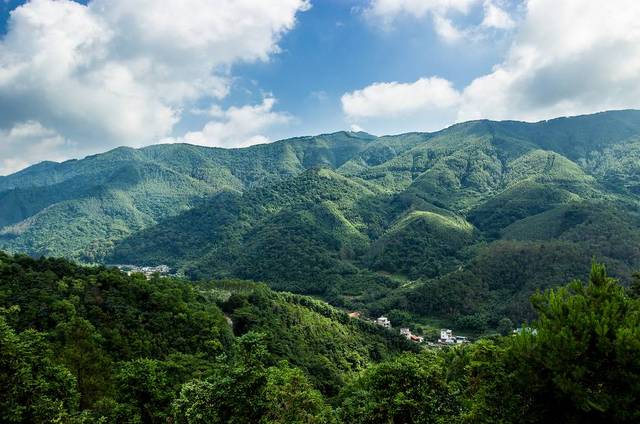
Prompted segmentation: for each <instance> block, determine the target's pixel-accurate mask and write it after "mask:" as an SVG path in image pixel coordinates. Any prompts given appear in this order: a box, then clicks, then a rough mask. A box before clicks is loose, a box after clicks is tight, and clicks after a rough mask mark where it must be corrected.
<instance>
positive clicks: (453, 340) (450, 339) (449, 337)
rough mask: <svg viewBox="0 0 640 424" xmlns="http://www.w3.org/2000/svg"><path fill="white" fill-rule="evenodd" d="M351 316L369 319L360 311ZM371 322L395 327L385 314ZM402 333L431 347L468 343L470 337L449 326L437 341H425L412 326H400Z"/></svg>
mask: <svg viewBox="0 0 640 424" xmlns="http://www.w3.org/2000/svg"><path fill="white" fill-rule="evenodd" d="M349 317H350V318H354V319H364V320H367V319H365V318H363V317H362V314H361V313H360V312H351V313H349ZM367 321H369V322H372V323H374V324H376V325H378V326H380V327H383V328H386V329H388V330H391V329H392V328H393V327H392V325H391V321H390V320H389V318H387V317H386V316H384V315H381V316H380V317H378V318H376V319H375V320H371V319H369V320H367ZM400 335H402V336H404V337H405V338H406V339H407V340H410V341H412V342H414V343H424V344H425V346H429V347H438V346H445V345H456V344H463V343H468V342H469V339H468V338H467V337H465V336H456V335H455V334H454V333H453V330H451V329H448V328H442V329H440V338H438V339H437V340H436V341H435V342H431V341H425V338H424V337H423V336H419V335H417V334H414V333H413V332H412V331H411V329H410V328H407V327H401V328H400Z"/></svg>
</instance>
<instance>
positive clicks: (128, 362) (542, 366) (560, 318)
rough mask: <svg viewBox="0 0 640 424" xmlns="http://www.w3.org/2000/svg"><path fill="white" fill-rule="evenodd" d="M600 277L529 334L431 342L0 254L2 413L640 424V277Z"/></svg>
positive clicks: (197, 290)
mask: <svg viewBox="0 0 640 424" xmlns="http://www.w3.org/2000/svg"><path fill="white" fill-rule="evenodd" d="M582 271H584V270H582ZM586 281H587V283H583V282H581V281H577V280H576V281H573V282H571V283H569V284H568V285H566V286H563V287H559V288H557V289H554V290H550V291H546V292H544V293H538V294H536V295H535V296H534V297H533V299H532V304H531V306H532V307H533V308H534V309H535V310H536V312H537V315H538V317H539V318H538V319H536V320H535V321H534V322H532V323H531V324H530V325H531V326H530V327H527V328H525V329H521V331H520V332H519V333H518V334H511V324H510V323H509V322H506V323H503V324H504V325H502V327H501V332H502V335H503V336H499V335H497V334H494V335H492V336H490V337H486V338H483V339H480V340H477V341H475V342H474V343H467V344H462V345H456V346H440V347H438V348H430V347H428V346H427V347H424V345H423V347H419V345H417V344H415V343H410V342H408V341H407V340H406V339H405V338H404V336H401V335H400V333H399V332H397V330H395V329H383V328H381V327H379V326H377V325H375V324H373V323H371V322H369V321H366V320H364V319H358V318H351V317H349V316H348V315H347V314H346V313H344V312H342V311H340V310H338V309H336V308H333V307H331V306H329V305H327V304H326V303H324V302H321V301H319V300H316V299H312V298H310V297H307V296H299V295H293V294H286V293H277V292H273V291H271V290H270V289H268V288H267V287H266V286H265V285H261V284H256V283H253V282H248V281H241V280H223V281H209V282H189V281H186V280H180V279H175V278H163V277H159V276H157V275H156V276H152V277H151V278H149V279H147V278H145V277H144V276H143V275H142V274H133V275H127V274H125V273H123V272H121V271H118V270H116V269H108V268H105V267H82V266H78V265H75V264H73V263H71V262H68V261H66V260H62V259H38V260H34V259H32V258H30V257H27V256H10V255H6V254H4V253H1V252H0V421H2V422H7V423H35V424H40V423H50V422H64V423H70V424H85V423H95V422H109V423H111V422H117V423H164V422H171V423H183V424H194V423H198V424H201V423H202V424H204V423H243V424H244V423H247V424H249V423H283V424H284V423H314V424H325V423H334V424H339V423H387V422H389V423H395V422H397V423H432V422H433V423H469V424H471V423H478V422H504V423H513V422H520V421H523V422H526V423H547V422H576V423H577V422H605V421H613V422H616V423H633V422H637V420H638V418H640V408H639V407H638V403H637V398H638V396H639V395H640V389H639V387H640V386H639V385H638V382H640V373H639V372H638V357H639V355H640V346H639V345H638V340H639V338H640V330H639V329H640V318H639V317H640V300H639V299H638V296H639V295H640V290H639V288H640V280H638V281H636V283H635V284H634V286H633V287H632V289H631V290H625V289H624V288H623V287H621V286H620V285H619V284H618V283H617V282H616V281H615V280H614V279H612V278H609V277H608V276H607V274H606V271H605V267H604V266H602V265H599V264H593V266H592V270H591V273H590V275H589V277H588V280H586Z"/></svg>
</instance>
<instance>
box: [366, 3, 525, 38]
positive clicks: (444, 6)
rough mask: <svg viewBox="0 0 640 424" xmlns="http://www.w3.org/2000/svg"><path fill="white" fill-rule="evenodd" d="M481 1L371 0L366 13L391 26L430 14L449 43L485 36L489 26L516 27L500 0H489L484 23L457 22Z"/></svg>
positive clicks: (485, 9)
mask: <svg viewBox="0 0 640 424" xmlns="http://www.w3.org/2000/svg"><path fill="white" fill-rule="evenodd" d="M481 3H482V2H481V0H371V3H370V6H369V8H368V9H366V10H365V14H366V16H368V17H370V18H374V20H377V21H378V22H381V23H382V27H383V28H387V29H388V28H390V27H391V26H392V23H393V22H394V21H396V20H397V19H400V18H402V17H406V16H409V17H413V18H417V19H420V18H424V17H430V18H431V20H432V23H433V29H434V31H435V32H436V34H437V35H438V36H439V37H440V38H441V39H442V40H443V41H445V42H447V43H455V42H458V41H461V40H463V39H466V40H471V41H473V40H477V39H481V38H482V35H483V34H482V33H483V31H486V30H487V29H489V28H493V29H499V30H508V29H511V28H513V27H514V26H515V22H514V21H513V19H512V18H511V16H510V15H509V13H508V12H507V11H506V10H505V9H504V8H503V7H501V1H500V0H485V1H484V2H483V3H482V5H483V13H484V17H483V21H482V23H481V24H480V25H469V24H468V23H467V24H466V25H462V26H461V25H457V24H456V22H455V21H454V19H452V16H460V15H462V16H464V15H469V13H470V12H471V10H472V9H473V8H474V7H475V6H477V5H479V4H481Z"/></svg>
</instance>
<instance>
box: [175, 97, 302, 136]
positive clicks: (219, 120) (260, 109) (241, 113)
mask: <svg viewBox="0 0 640 424" xmlns="http://www.w3.org/2000/svg"><path fill="white" fill-rule="evenodd" d="M275 103H276V100H275V99H274V98H273V97H265V98H264V99H263V101H262V103H261V104H258V105H254V106H250V105H249V106H242V107H230V108H229V109H226V110H223V109H220V108H214V109H212V110H211V111H210V113H209V116H211V117H213V118H215V119H213V120H211V121H209V122H207V123H206V124H205V125H204V127H203V128H202V130H200V131H192V132H188V133H187V134H185V135H184V137H181V138H177V139H176V138H173V139H166V140H164V142H170V143H175V142H178V143H190V144H198V145H201V146H209V147H246V146H251V145H253V144H261V143H268V142H269V141H270V140H269V139H268V138H267V137H266V136H264V135H262V132H263V131H265V130H267V129H269V128H271V127H273V126H277V125H283V124H287V123H288V122H290V120H291V117H290V116H289V115H288V114H285V113H281V112H276V111H274V110H273V106H274V105H275Z"/></svg>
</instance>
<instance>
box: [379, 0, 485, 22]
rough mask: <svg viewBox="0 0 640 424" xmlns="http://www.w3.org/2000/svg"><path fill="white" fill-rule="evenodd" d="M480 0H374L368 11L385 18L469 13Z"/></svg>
mask: <svg viewBox="0 0 640 424" xmlns="http://www.w3.org/2000/svg"><path fill="white" fill-rule="evenodd" d="M477 1H478V0H372V2H371V6H370V8H369V9H368V13H370V14H371V15H374V16H378V17H381V18H384V19H388V20H391V19H394V18H396V17H397V16H399V15H411V16H414V17H416V18H421V17H423V16H425V15H427V14H429V13H437V14H446V13H448V12H450V11H457V12H461V13H467V12H468V11H469V9H470V8H471V6H472V5H473V4H474V3H476V2H477Z"/></svg>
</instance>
